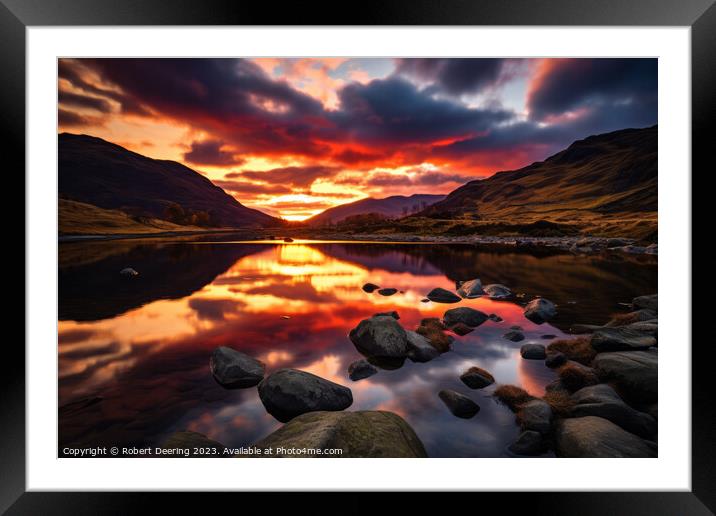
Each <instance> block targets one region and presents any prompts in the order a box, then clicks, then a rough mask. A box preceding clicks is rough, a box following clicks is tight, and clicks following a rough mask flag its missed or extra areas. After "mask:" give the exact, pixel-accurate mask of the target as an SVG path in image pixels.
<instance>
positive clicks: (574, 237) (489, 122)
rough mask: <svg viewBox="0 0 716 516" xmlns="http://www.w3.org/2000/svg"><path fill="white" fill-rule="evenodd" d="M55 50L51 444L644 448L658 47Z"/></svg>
mask: <svg viewBox="0 0 716 516" xmlns="http://www.w3.org/2000/svg"><path fill="white" fill-rule="evenodd" d="M56 65H57V99H56V102H57V103H56V106H57V136H56V138H57V163H56V165H57V208H56V209H57V242H58V243H57V347H56V351H55V349H54V348H52V349H51V347H50V346H48V347H47V351H46V352H47V353H52V354H53V356H54V353H55V352H56V353H57V379H56V385H57V396H58V399H57V407H58V409H57V457H59V458H63V459H64V458H67V459H87V458H115V457H116V458H138V459H141V458H162V457H167V458H169V457H171V458H216V459H220V458H286V457H289V458H322V457H325V458H504V459H520V458H523V459H528V458H625V459H628V458H650V459H657V458H658V457H659V449H658V401H659V400H658V384H659V378H658V297H657V294H658V271H659V268H658V240H659V239H658V234H659V224H658V218H659V213H658V212H659V210H658V164H659V161H658V160H659V157H658V154H659V148H658V135H659V126H658V125H657V123H658V121H659V113H658V106H659V103H658V100H659V84H658V83H659V75H658V72H659V66H660V62H659V59H658V58H656V57H526V58H520V57H480V58H477V57H476V58H472V57H401V56H397V57H340V56H339V57H313V56H306V57H250V56H242V57H235V58H227V57H172V58H163V57H132V58H123V57H97V58H92V57H58V58H57V59H56ZM50 85H51V86H52V87H53V88H54V82H52V83H51V84H50ZM48 109H49V108H48ZM664 127H666V126H664ZM48 134H49V137H51V138H54V133H52V131H49V133H48ZM662 158H663V156H662ZM662 165H663V164H662ZM670 172H674V173H676V172H680V173H683V174H684V175H688V173H689V171H688V170H683V171H675V170H674V171H670ZM664 207H665V206H663V205H662V209H663V208H664ZM53 210H54V208H53ZM662 222H664V221H663V220H662ZM664 227H666V226H664ZM665 241H666V238H665ZM665 252H666V251H665ZM664 256H666V255H664ZM667 268H668V267H667ZM53 270H54V269H53ZM49 295H51V293H50V294H49ZM665 295H666V293H665ZM664 299H665V300H666V299H667V298H664ZM665 302H666V301H665ZM667 313H668V311H667ZM53 317H54V315H53ZM665 324H666V323H665ZM665 331H666V330H665ZM664 352H665V353H666V351H664ZM665 362H668V359H667V358H666V357H665ZM53 380H54V379H53ZM664 403H665V405H666V406H668V405H669V404H668V403H666V401H665V402H664ZM52 412H54V408H53V410H52ZM662 430H663V429H662ZM667 441H668V439H664V442H665V443H666V442H667ZM663 451H664V450H662V452H663ZM654 462H656V460H655V461H654ZM113 464H114V463H113ZM133 464H136V463H133Z"/></svg>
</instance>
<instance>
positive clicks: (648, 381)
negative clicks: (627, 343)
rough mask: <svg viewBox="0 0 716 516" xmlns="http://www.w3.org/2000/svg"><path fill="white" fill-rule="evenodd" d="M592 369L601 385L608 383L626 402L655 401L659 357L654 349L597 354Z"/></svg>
mask: <svg viewBox="0 0 716 516" xmlns="http://www.w3.org/2000/svg"><path fill="white" fill-rule="evenodd" d="M592 366H593V367H594V369H595V370H596V372H597V374H598V375H599V378H600V379H601V380H602V381H604V382H609V383H612V384H613V385H614V386H615V387H616V390H617V392H618V393H619V394H620V395H621V396H622V397H625V398H626V399H627V400H628V401H630V402H633V403H655V402H656V401H657V397H658V369H659V357H658V353H657V351H656V350H655V349H650V350H649V351H616V352H612V353H599V354H598V355H597V356H596V357H595V358H594V361H593V362H592Z"/></svg>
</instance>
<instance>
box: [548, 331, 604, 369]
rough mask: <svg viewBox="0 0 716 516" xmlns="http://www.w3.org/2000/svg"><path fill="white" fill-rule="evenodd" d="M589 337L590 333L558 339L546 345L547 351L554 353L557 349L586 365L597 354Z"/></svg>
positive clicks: (570, 358)
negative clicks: (572, 337)
mask: <svg viewBox="0 0 716 516" xmlns="http://www.w3.org/2000/svg"><path fill="white" fill-rule="evenodd" d="M591 339H592V337H591V336H590V335H585V336H582V337H577V338H574V339H558V340H555V341H552V342H551V343H550V344H549V345H548V346H547V352H552V353H554V352H557V351H559V352H560V353H562V354H563V355H564V356H566V357H567V358H568V359H569V360H574V361H575V362H579V363H580V364H583V365H587V366H588V365H589V364H591V363H592V360H594V357H595V356H597V352H596V351H595V350H594V348H593V347H592V344H591Z"/></svg>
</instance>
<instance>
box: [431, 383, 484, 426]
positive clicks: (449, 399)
mask: <svg viewBox="0 0 716 516" xmlns="http://www.w3.org/2000/svg"><path fill="white" fill-rule="evenodd" d="M438 396H440V399H441V400H443V403H445V405H446V406H447V408H448V409H450V412H452V413H453V415H454V416H457V417H460V418H463V419H470V418H471V417H473V416H474V415H475V414H477V413H478V412H480V406H479V405H478V404H477V403H475V402H474V401H472V400H471V399H470V398H468V397H467V396H465V395H464V394H460V393H459V392H457V391H453V390H450V389H445V390H442V391H440V393H439V394H438Z"/></svg>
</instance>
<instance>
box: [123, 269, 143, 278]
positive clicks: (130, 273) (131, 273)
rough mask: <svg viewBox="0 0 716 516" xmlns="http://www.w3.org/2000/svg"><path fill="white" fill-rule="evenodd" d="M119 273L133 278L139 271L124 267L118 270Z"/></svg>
mask: <svg viewBox="0 0 716 516" xmlns="http://www.w3.org/2000/svg"><path fill="white" fill-rule="evenodd" d="M119 274H121V275H122V276H124V277H125V278H133V277H135V276H139V273H138V272H137V271H135V270H134V269H132V268H131V267H125V268H124V269H122V270H121V271H119Z"/></svg>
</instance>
